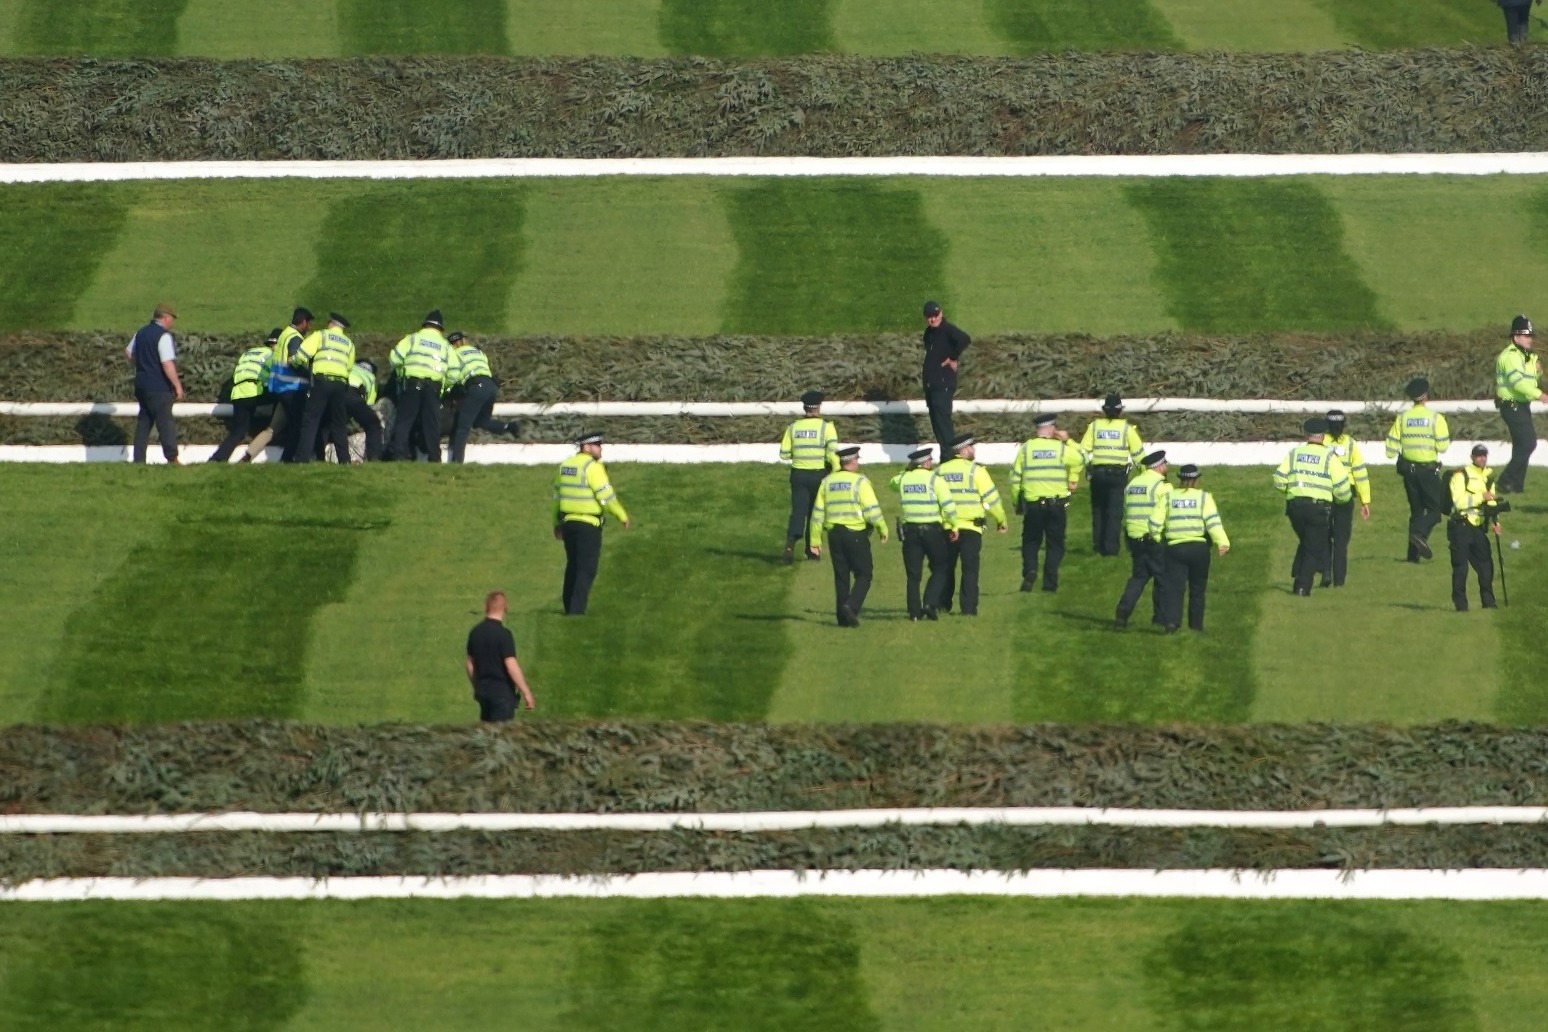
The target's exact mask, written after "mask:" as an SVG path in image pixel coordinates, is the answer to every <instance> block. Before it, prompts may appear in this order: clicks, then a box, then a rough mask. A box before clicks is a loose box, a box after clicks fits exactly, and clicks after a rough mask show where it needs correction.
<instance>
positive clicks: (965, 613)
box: [962, 609, 978, 616]
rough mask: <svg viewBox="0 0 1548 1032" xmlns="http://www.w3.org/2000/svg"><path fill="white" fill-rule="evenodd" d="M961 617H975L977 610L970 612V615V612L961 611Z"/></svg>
mask: <svg viewBox="0 0 1548 1032" xmlns="http://www.w3.org/2000/svg"><path fill="white" fill-rule="evenodd" d="M962 615H963V616H977V615H978V610H976V609H975V610H973V611H972V612H971V613H970V612H968V611H967V610H966V609H964V610H963V611H962Z"/></svg>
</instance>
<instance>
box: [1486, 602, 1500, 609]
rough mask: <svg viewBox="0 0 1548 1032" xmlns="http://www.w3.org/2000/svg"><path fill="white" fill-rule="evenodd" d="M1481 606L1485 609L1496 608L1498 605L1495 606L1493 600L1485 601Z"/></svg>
mask: <svg viewBox="0 0 1548 1032" xmlns="http://www.w3.org/2000/svg"><path fill="white" fill-rule="evenodd" d="M1483 608H1485V609H1495V608H1498V607H1496V606H1495V604H1494V603H1493V602H1485V603H1484V604H1483Z"/></svg>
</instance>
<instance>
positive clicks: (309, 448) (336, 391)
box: [292, 312, 355, 466]
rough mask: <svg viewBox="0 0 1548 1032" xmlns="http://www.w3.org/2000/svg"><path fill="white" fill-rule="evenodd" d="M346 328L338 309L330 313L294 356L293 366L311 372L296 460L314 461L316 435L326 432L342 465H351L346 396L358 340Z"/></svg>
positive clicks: (326, 438)
mask: <svg viewBox="0 0 1548 1032" xmlns="http://www.w3.org/2000/svg"><path fill="white" fill-rule="evenodd" d="M347 329H349V320H348V319H346V318H344V317H343V316H342V315H340V314H339V313H338V312H330V313H328V325H327V326H326V327H324V328H323V329H322V330H320V331H318V332H315V333H312V334H310V335H309V336H308V337H307V338H306V339H305V340H304V341H302V342H301V349H300V350H299V351H297V352H296V356H295V358H294V359H292V363H293V364H294V365H297V366H300V367H301V368H304V369H309V370H310V371H311V374H312V387H311V390H309V391H308V392H307V397H306V408H305V410H304V411H303V414H302V416H301V438H300V441H299V442H298V443H297V445H296V454H295V458H294V459H293V461H295V462H311V461H312V453H313V452H314V451H315V450H317V435H318V433H319V431H323V432H324V436H325V440H326V441H331V442H332V444H333V454H334V457H335V458H336V459H337V460H338V462H339V464H340V465H344V466H347V465H349V416H348V413H347V411H346V409H345V405H344V398H345V396H346V395H348V394H349V371H350V370H351V369H353V368H354V367H355V342H354V341H352V340H350V339H349V337H348V336H347V335H346V334H345V333H344V331H345V330H347Z"/></svg>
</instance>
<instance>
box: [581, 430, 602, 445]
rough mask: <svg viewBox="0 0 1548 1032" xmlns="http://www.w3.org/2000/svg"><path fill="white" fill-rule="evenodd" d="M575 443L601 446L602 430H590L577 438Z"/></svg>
mask: <svg viewBox="0 0 1548 1032" xmlns="http://www.w3.org/2000/svg"><path fill="white" fill-rule="evenodd" d="M575 443H576V444H601V443H602V431H600V430H588V431H587V432H586V433H583V434H581V435H580V436H579V437H577V438H576V439H575Z"/></svg>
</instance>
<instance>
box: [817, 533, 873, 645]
mask: <svg viewBox="0 0 1548 1032" xmlns="http://www.w3.org/2000/svg"><path fill="white" fill-rule="evenodd" d="M828 556H829V558H831V559H832V560H833V612H834V615H835V616H837V617H838V618H839V623H843V622H844V616H843V614H842V613H840V612H839V610H840V609H841V608H843V607H845V606H848V607H849V611H850V612H851V613H853V614H855V615H856V616H859V615H860V607H861V606H863V605H865V596H866V595H867V594H868V593H869V592H870V590H871V575H872V573H873V572H874V570H873V568H872V566H871V529H870V528H869V527H867V528H866V529H865V530H850V529H849V528H848V527H834V528H833V529H832V530H830V531H828Z"/></svg>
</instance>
